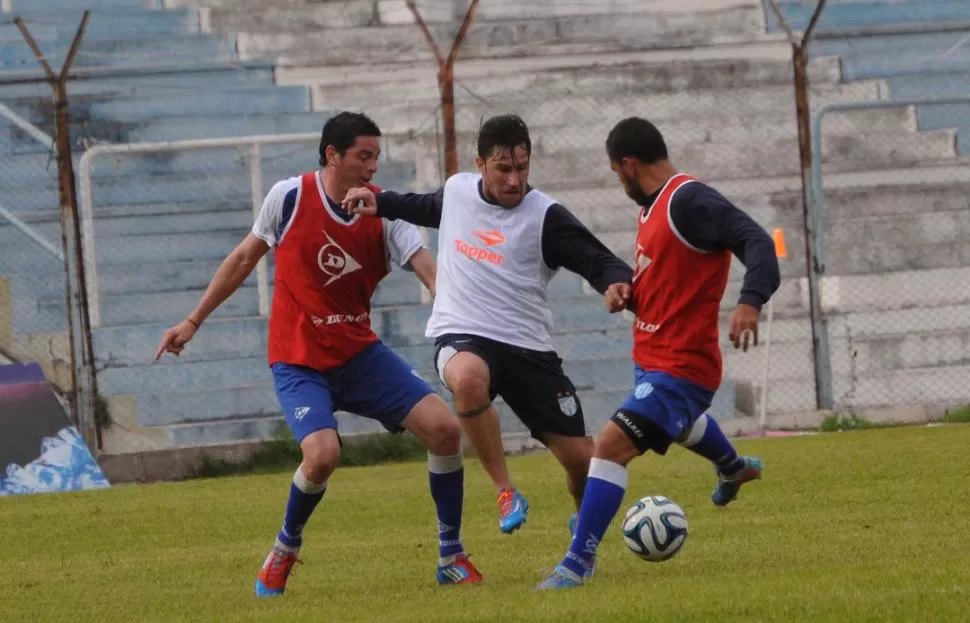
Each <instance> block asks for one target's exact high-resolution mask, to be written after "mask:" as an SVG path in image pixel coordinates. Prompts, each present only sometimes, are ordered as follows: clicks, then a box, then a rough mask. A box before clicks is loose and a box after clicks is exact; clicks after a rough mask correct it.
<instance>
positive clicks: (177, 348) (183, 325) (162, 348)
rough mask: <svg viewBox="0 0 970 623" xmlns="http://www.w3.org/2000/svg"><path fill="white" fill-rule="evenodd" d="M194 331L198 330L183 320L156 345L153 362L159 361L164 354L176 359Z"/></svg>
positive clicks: (188, 321) (189, 322)
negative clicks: (171, 355)
mask: <svg viewBox="0 0 970 623" xmlns="http://www.w3.org/2000/svg"><path fill="white" fill-rule="evenodd" d="M196 331H198V329H197V328H196V326H195V325H194V324H192V322H191V321H190V320H188V319H186V320H183V321H182V322H180V323H178V324H177V325H175V326H174V327H172V328H171V329H169V330H168V331H166V332H165V334H164V335H163V336H162V341H161V343H160V344H159V345H158V349H157V350H156V351H155V361H158V360H159V359H161V358H162V355H164V354H165V353H172V354H173V355H175V356H176V357H178V356H179V354H180V353H181V352H182V351H183V350H185V345H186V344H188V343H189V340H191V339H192V337H193V336H194V335H195V332H196Z"/></svg>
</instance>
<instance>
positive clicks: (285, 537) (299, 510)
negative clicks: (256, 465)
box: [277, 468, 327, 550]
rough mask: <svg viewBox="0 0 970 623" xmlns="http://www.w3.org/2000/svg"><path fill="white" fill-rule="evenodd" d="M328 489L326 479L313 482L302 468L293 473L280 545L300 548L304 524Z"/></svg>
mask: <svg viewBox="0 0 970 623" xmlns="http://www.w3.org/2000/svg"><path fill="white" fill-rule="evenodd" d="M326 491H327V483H326V481H324V482H322V483H320V484H313V483H311V482H310V481H308V480H307V479H306V477H305V476H304V475H303V472H302V470H301V469H300V468H297V469H296V473H294V474H293V482H292V483H291V484H290V499H289V500H288V501H287V503H286V516H285V517H284V519H283V529H282V530H280V533H279V536H277V541H278V545H282V546H283V547H284V548H285V549H290V550H294V549H298V548H299V547H300V546H301V545H303V526H305V525H306V522H307V521H308V520H309V519H310V515H312V514H313V509H315V508H316V507H317V504H319V503H320V500H322V499H323V494H324V493H325V492H326Z"/></svg>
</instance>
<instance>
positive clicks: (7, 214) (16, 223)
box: [0, 103, 64, 262]
mask: <svg viewBox="0 0 970 623" xmlns="http://www.w3.org/2000/svg"><path fill="white" fill-rule="evenodd" d="M0 116H3V117H6V118H7V120H9V121H10V123H12V124H13V125H15V126H17V127H18V128H19V129H21V130H23V132H24V134H26V135H27V136H29V137H31V138H33V139H35V140H36V141H37V142H38V143H40V144H41V145H43V146H44V147H46V148H47V149H50V150H52V151H53V150H54V149H55V147H54V140H53V139H52V138H51V137H50V136H48V135H47V134H45V133H44V131H43V130H41V129H40V128H38V127H37V126H35V125H33V124H32V123H30V122H29V121H27V120H26V119H24V118H23V117H21V116H20V115H18V114H17V113H16V112H15V111H13V110H11V109H10V108H8V107H7V106H6V105H4V104H3V103H0ZM0 218H2V219H3V220H5V221H7V222H8V223H10V224H11V225H12V226H13V227H16V228H17V229H18V230H19V231H20V233H22V234H24V235H25V236H27V237H28V238H30V239H31V240H33V241H34V242H36V243H37V244H38V245H39V246H40V247H41V248H42V249H44V250H45V251H47V252H48V253H50V254H51V255H53V256H54V257H56V258H57V259H58V260H60V261H62V262H63V261H64V252H63V251H62V250H61V249H59V248H57V246H56V245H55V244H54V243H53V242H51V241H50V240H48V239H47V238H45V237H44V236H43V235H41V233H40V232H38V231H37V230H36V229H34V228H33V227H31V226H30V225H28V224H27V223H25V222H23V221H22V220H21V219H19V218H18V217H17V215H16V214H14V213H13V212H11V211H10V210H8V209H7V208H6V207H4V206H3V205H2V204H0Z"/></svg>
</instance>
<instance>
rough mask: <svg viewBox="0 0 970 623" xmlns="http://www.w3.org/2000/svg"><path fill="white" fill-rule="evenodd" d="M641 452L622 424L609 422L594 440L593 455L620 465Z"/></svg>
mask: <svg viewBox="0 0 970 623" xmlns="http://www.w3.org/2000/svg"><path fill="white" fill-rule="evenodd" d="M639 454H640V451H639V450H638V449H637V447H636V445H634V443H633V441H632V440H631V439H630V437H629V436H628V435H627V433H626V432H625V431H624V430H623V429H621V428H620V426H619V425H618V424H617V423H616V422H613V421H610V422H607V425H606V426H604V427H603V430H601V431H600V433H599V434H598V435H597V436H596V439H595V441H594V442H593V456H594V457H595V458H597V459H603V460H606V461H610V462H613V463H618V464H620V465H626V464H627V463H629V462H630V461H632V460H633V459H634V458H636V457H637V456H638V455H639Z"/></svg>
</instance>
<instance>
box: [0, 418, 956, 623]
mask: <svg viewBox="0 0 970 623" xmlns="http://www.w3.org/2000/svg"><path fill="white" fill-rule="evenodd" d="M739 446H740V447H741V449H742V450H743V451H744V452H746V453H751V454H756V455H758V456H760V457H762V458H763V459H764V461H765V479H764V480H762V481H760V482H756V483H753V484H752V485H748V486H746V487H745V489H743V490H742V495H741V498H740V499H739V500H738V501H736V502H735V503H733V504H732V505H731V506H730V507H728V508H727V509H715V508H713V507H712V505H711V503H710V498H709V495H710V490H711V485H712V483H713V474H712V472H711V469H710V467H709V466H708V465H707V464H706V463H705V462H703V461H702V460H701V459H699V458H698V457H695V456H694V455H691V454H689V453H688V452H686V451H684V450H682V449H680V448H675V449H673V450H672V451H671V454H670V455H668V457H666V458H665V459H662V458H659V457H657V456H648V457H646V458H644V459H641V460H639V461H637V462H635V463H634V466H633V467H632V469H631V478H630V482H631V486H630V490H629V491H628V495H627V500H626V501H625V505H624V510H625V508H626V506H627V505H629V504H630V503H632V502H633V501H634V500H635V499H636V498H639V497H641V496H643V495H647V494H664V495H667V496H670V497H672V498H673V499H674V500H676V501H677V502H679V503H680V504H681V505H682V506H683V507H684V509H685V511H686V512H687V515H688V518H689V520H690V536H689V538H688V540H687V543H686V545H685V546H684V549H683V550H682V551H681V552H680V553H679V554H678V555H677V556H676V557H674V558H673V559H671V560H669V561H667V562H664V563H647V562H643V561H640V560H638V559H636V558H635V557H634V556H632V555H631V554H630V553H628V552H627V551H626V549H625V548H624V546H623V544H622V541H621V538H620V535H619V529H618V525H617V523H616V522H614V524H613V526H611V528H610V531H609V533H608V534H607V537H606V539H604V542H603V545H602V547H601V550H600V552H601V555H600V562H599V569H598V574H597V577H595V578H594V579H593V580H592V581H590V582H589V583H588V584H587V585H586V586H585V587H583V588H582V589H579V590H575V591H570V592H556V593H534V592H532V588H533V587H534V586H535V584H536V583H537V582H538V581H539V580H540V579H541V576H542V571H543V570H544V569H546V568H548V567H550V566H551V565H553V564H555V563H556V562H557V561H558V559H559V558H560V557H561V556H562V554H563V552H564V548H565V547H566V546H567V545H568V530H567V527H566V520H567V517H568V514H569V512H570V508H569V502H568V500H567V497H566V494H565V491H564V487H563V478H562V476H561V473H560V471H559V470H558V468H557V466H556V465H555V464H554V462H553V460H552V459H551V457H549V456H547V455H535V456H529V457H522V458H515V459H511V463H510V465H511V468H512V470H513V475H514V476H515V477H516V478H517V480H518V483H519V486H520V487H521V488H522V489H523V491H524V492H525V493H526V494H527V495H528V496H529V500H530V502H531V504H532V512H531V515H530V519H529V523H528V524H526V526H525V527H524V528H523V529H522V530H520V531H519V532H517V533H515V534H514V535H511V536H507V535H502V534H500V533H499V531H498V528H497V522H496V511H495V507H494V497H493V494H492V492H491V490H490V487H489V486H488V485H487V484H486V480H485V477H484V474H483V473H482V471H481V469H480V466H479V465H478V464H477V463H475V462H473V461H468V465H467V467H468V469H467V473H468V477H467V484H466V503H465V508H466V520H465V527H464V532H463V536H464V541H465V545H466V548H467V549H468V551H469V552H471V553H472V559H473V560H474V561H475V562H476V564H477V565H478V567H479V568H480V569H481V570H482V572H483V573H484V574H485V584H483V585H482V586H477V587H476V586H463V587H445V588H438V587H437V586H435V585H434V580H433V578H434V564H435V560H436V554H437V552H436V541H435V534H434V526H435V521H434V515H433V507H432V505H431V501H430V498H429V497H428V494H427V493H426V479H427V475H426V472H425V467H424V465H423V464H421V463H410V464H399V465H386V466H380V467H371V468H347V469H344V470H341V471H339V472H338V473H337V475H336V476H335V477H334V478H333V479H332V481H331V487H330V490H329V491H328V492H327V497H326V498H325V499H324V501H323V503H322V504H321V506H320V507H319V509H318V511H317V514H316V515H315V516H314V517H313V519H312V520H311V521H310V524H309V526H308V527H307V531H306V544H305V546H304V548H303V552H302V557H303V559H304V561H305V564H303V565H299V566H297V568H296V573H295V575H294V577H292V578H291V579H290V584H289V588H288V592H287V594H286V595H285V596H283V597H282V598H276V599H270V600H257V599H256V598H255V597H254V595H253V582H254V579H255V575H256V572H257V570H258V568H259V566H260V565H261V563H262V561H263V558H264V557H265V555H266V552H267V551H268V548H269V546H270V545H271V544H272V541H273V537H274V535H275V532H276V530H277V529H278V527H279V525H280V522H281V519H282V511H283V506H284V503H285V498H286V494H287V491H288V483H289V478H290V474H288V473H280V474H273V475H264V476H252V477H232V478H223V479H211V480H196V481H191V482H184V483H177V484H158V485H150V486H119V487H115V488H113V489H110V490H104V491H97V492H84V493H76V494H75V493H71V494H55V495H35V496H22V497H14V498H0V551H2V558H0V560H2V565H0V587H2V588H0V621H43V622H53V621H72V622H73V621H99V622H106V621H250V620H278V621H488V620H494V621H644V620H651V621H653V620H665V621H724V620H736V621H769V620H771V621H804V620H813V621H815V620H825V621H829V620H835V621H917V620H918V621H966V620H968V619H970V530H968V528H970V494H968V493H967V491H968V489H967V476H968V473H970V458H968V455H967V453H966V452H967V448H968V447H970V426H967V425H947V426H940V427H936V428H906V429H902V428H899V429H885V430H867V431H855V432H846V433H830V434H823V435H817V436H808V437H794V438H782V439H768V440H751V441H742V442H740V443H739Z"/></svg>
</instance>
